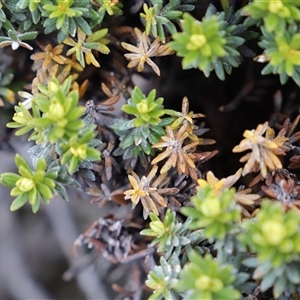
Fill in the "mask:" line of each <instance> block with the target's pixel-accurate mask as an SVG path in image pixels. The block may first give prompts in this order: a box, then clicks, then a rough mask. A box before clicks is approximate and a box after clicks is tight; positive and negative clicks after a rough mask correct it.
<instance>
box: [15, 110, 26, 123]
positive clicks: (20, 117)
mask: <svg viewBox="0 0 300 300" xmlns="http://www.w3.org/2000/svg"><path fill="white" fill-rule="evenodd" d="M13 120H14V121H15V122H16V123H20V124H26V123H27V122H26V118H25V117H24V113H23V112H18V113H15V114H14V116H13Z"/></svg>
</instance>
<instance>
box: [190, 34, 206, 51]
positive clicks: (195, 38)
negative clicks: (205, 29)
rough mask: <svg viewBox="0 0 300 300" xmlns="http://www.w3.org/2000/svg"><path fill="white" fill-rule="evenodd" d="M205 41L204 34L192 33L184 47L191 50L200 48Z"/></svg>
mask: <svg viewBox="0 0 300 300" xmlns="http://www.w3.org/2000/svg"><path fill="white" fill-rule="evenodd" d="M206 43H207V39H206V36H205V35H204V34H192V35H191V37H190V41H189V42H188V43H187V44H186V49H187V50H190V51H193V50H197V49H200V48H201V47H203V46H204V45H205V44H206Z"/></svg>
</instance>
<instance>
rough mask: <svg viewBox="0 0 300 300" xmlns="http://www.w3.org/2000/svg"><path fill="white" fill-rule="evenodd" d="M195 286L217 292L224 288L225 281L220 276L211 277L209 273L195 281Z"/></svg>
mask: <svg viewBox="0 0 300 300" xmlns="http://www.w3.org/2000/svg"><path fill="white" fill-rule="evenodd" d="M195 286H196V288H197V289H199V290H204V291H212V292H217V291H220V290H221V289H223V287H224V285H223V282H222V281H221V280H220V279H218V278H211V277H209V276H207V275H202V276H200V277H199V278H198V279H197V280H196V281H195Z"/></svg>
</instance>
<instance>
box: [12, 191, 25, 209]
mask: <svg viewBox="0 0 300 300" xmlns="http://www.w3.org/2000/svg"><path fill="white" fill-rule="evenodd" d="M27 200H28V193H24V194H21V195H19V196H18V197H17V198H16V199H14V201H13V202H12V204H11V206H10V211H16V210H18V209H19V208H20V207H22V206H23V205H24V204H25V203H26V202H27Z"/></svg>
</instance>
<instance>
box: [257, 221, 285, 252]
mask: <svg viewBox="0 0 300 300" xmlns="http://www.w3.org/2000/svg"><path fill="white" fill-rule="evenodd" d="M262 232H263V234H264V236H265V238H266V240H267V241H268V242H269V244H270V245H273V246H275V245H279V244H281V242H282V241H283V239H284V237H285V227H284V226H283V225H282V224H281V223H280V222H278V221H276V220H267V221H265V222H264V223H263V224H262Z"/></svg>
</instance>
